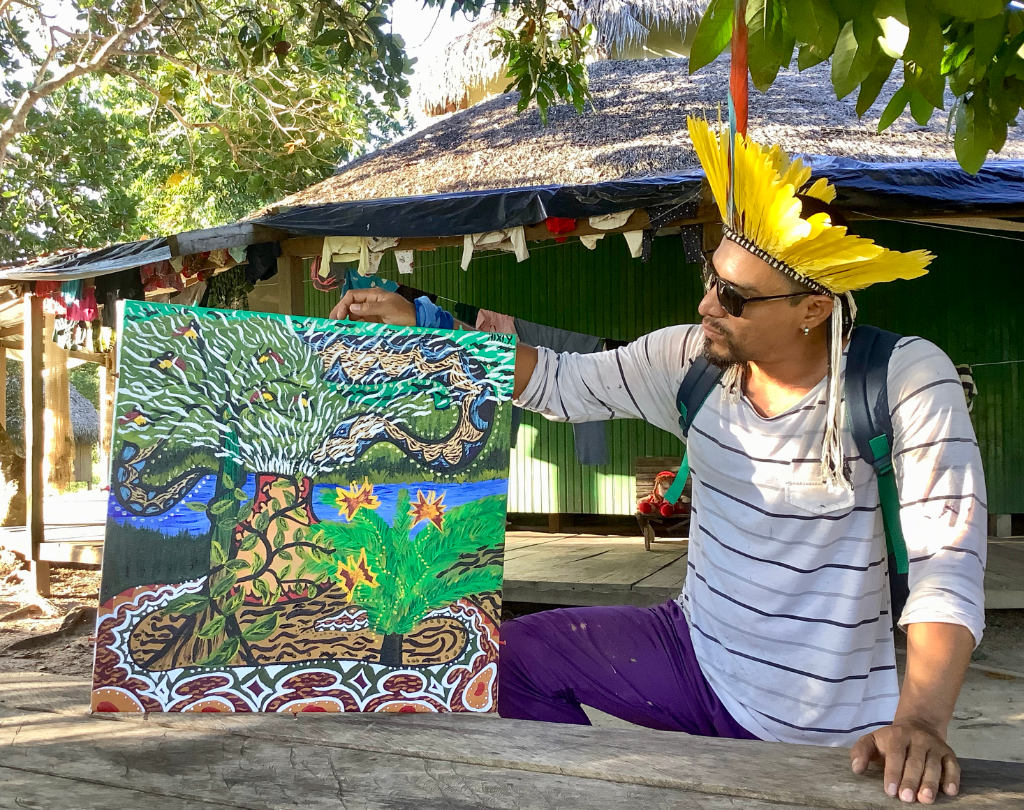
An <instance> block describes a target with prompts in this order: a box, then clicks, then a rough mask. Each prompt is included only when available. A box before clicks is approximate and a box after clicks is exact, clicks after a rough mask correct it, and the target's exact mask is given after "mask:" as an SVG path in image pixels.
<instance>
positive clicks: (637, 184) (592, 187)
mask: <svg viewBox="0 0 1024 810" xmlns="http://www.w3.org/2000/svg"><path fill="white" fill-rule="evenodd" d="M805 160H806V161H807V163H808V164H809V165H811V166H812V168H813V169H814V173H815V175H816V176H818V175H820V174H824V175H825V176H827V177H829V178H830V179H831V180H832V181H833V182H834V183H835V184H836V186H837V189H838V200H837V202H838V204H839V205H840V206H841V207H843V208H846V209H848V210H853V211H857V212H860V213H865V214H872V215H876V216H909V215H916V216H920V215H925V214H942V213H948V214H958V213H973V214H980V213H987V214H990V215H998V214H1000V213H1002V212H1008V211H1019V210H1021V209H1024V161H993V162H990V163H988V164H986V165H985V166H984V167H983V168H982V169H981V171H980V172H978V174H977V175H970V174H967V172H965V171H964V170H963V169H961V168H960V167H959V166H958V165H957V164H956V163H953V162H947V161H931V162H917V163H864V162H862V161H857V160H851V159H848V158H834V157H822V156H805ZM702 178H703V173H702V172H700V171H699V170H694V171H690V172H687V173H684V174H679V175H674V176H671V177H652V178H643V179H637V180H616V181H609V182H603V183H593V184H589V185H581V186H534V187H530V188H513V189H489V190H484V191H466V192H458V193H451V194H431V195H426V196H421V197H393V198H385V199H376V200H360V201H352V202H339V203H325V204H322V205H309V206H298V207H296V208H293V209H291V210H289V211H284V212H282V213H279V214H275V215H273V216H269V217H264V218H262V219H260V220H258V222H259V223H260V224H263V225H268V226H270V227H273V228H278V229H280V230H284V231H289V232H291V233H295V234H305V235H317V236H329V235H336V236H407V237H417V236H419V237H425V236H460V235H462V234H467V233H481V232H483V231H493V230H500V229H503V228H512V227H515V226H517V225H532V224H535V223H538V222H543V221H544V220H545V219H546V218H548V217H577V218H578V217H589V216H594V215H599V214H609V213H614V212H616V211H622V210H625V209H627V208H646V207H649V206H655V205H657V206H663V205H673V204H684V203H686V202H691V201H693V200H695V199H697V196H698V195H699V194H700V185H701V180H702Z"/></svg>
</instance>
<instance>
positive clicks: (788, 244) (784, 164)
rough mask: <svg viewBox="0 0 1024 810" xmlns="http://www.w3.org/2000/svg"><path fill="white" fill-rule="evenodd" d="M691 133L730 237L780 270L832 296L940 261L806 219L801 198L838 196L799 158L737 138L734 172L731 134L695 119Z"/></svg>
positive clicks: (817, 218)
mask: <svg viewBox="0 0 1024 810" xmlns="http://www.w3.org/2000/svg"><path fill="white" fill-rule="evenodd" d="M687 126H688V127H689V130H690V138H691V139H692V140H693V147H694V149H695V150H696V152H697V157H698V158H699V159H700V163H701V166H703V167H704V173H705V175H706V176H707V179H708V184H709V185H710V186H711V193H712V195H714V198H715V202H716V203H717V204H718V210H719V212H720V213H721V215H722V222H723V224H724V227H725V234H726V236H728V237H729V238H730V239H732V240H733V241H735V242H738V243H739V244H740V245H742V246H743V247H745V248H746V249H747V250H749V251H750V252H751V253H754V254H755V255H757V256H758V257H760V258H761V259H763V260H765V261H766V262H768V264H770V265H772V266H773V267H775V268H776V269H778V270H780V271H781V272H783V273H785V274H786V275H788V276H791V277H792V278H794V279H796V280H797V281H800V282H803V283H804V284H806V285H807V286H809V287H810V288H811V289H813V290H816V291H817V292H820V293H823V294H826V295H841V294H843V293H846V292H850V291H851V290H860V289H863V288H864V287H868V286H870V285H872V284H875V283H877V282H880V281H893V280H894V279H898V278H902V279H910V278H917V277H918V276H923V275H924V274H925V273H927V272H928V271H927V267H928V263H929V262H930V261H931V260H932V259H933V258H934V256H933V255H932V254H931V253H929V252H928V251H927V250H913V251H910V252H907V253H901V252H900V251H896V250H889V249H888V248H884V247H882V246H881V245H878V244H876V243H875V242H873V241H872V240H870V239H865V238H864V237H861V236H855V235H853V234H851V233H848V232H847V230H846V228H845V227H843V226H842V225H833V224H832V221H831V219H830V218H829V216H828V214H826V213H819V214H813V215H812V216H810V217H807V219H803V218H802V217H801V216H800V214H801V210H802V205H801V203H800V200H799V199H798V198H797V195H798V194H802V195H804V196H807V197H815V198H817V199H819V200H821V201H822V202H824V203H830V202H832V201H833V200H834V199H835V196H836V190H835V187H834V186H833V185H832V184H831V183H829V182H828V180H826V179H825V178H820V179H818V180H816V181H815V182H813V183H810V179H811V169H810V167H808V166H805V165H804V164H803V162H802V161H801V160H800V159H799V158H797V159H796V160H793V161H791V160H790V159H789V157H788V156H787V155H786V153H785V152H783V151H782V149H781V148H780V147H778V146H772V147H771V148H768V149H766V148H765V147H763V146H761V145H760V144H758V143H755V142H754V141H753V140H751V139H750V138H748V137H746V136H743V135H740V134H738V133H737V134H736V135H735V140H734V142H733V149H732V155H731V157H732V160H733V161H734V164H733V166H732V167H731V171H730V165H729V159H730V154H729V152H730V150H729V131H728V127H727V126H723V127H722V129H721V131H720V132H719V134H718V135H716V134H715V133H714V131H713V130H712V128H711V126H710V125H709V124H708V122H707V121H705V120H704V119H702V118H692V117H691V118H688V119H687ZM730 177H731V178H732V179H733V184H734V188H733V189H732V200H731V202H732V205H731V206H730V204H729V203H730V200H729V197H730V195H729V181H730Z"/></svg>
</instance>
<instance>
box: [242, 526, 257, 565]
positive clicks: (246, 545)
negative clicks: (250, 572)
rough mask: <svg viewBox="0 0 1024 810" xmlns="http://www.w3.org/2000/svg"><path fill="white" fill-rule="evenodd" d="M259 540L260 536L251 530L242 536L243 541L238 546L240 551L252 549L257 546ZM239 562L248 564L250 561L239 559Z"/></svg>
mask: <svg viewBox="0 0 1024 810" xmlns="http://www.w3.org/2000/svg"><path fill="white" fill-rule="evenodd" d="M259 542H260V536H259V535H258V534H253V533H252V532H249V534H246V535H244V536H243V537H242V542H241V543H239V544H238V548H239V550H240V551H252V550H253V549H254V548H256V544H257V543H259ZM239 562H242V563H243V564H245V565H248V563H246V562H245V561H244V560H239Z"/></svg>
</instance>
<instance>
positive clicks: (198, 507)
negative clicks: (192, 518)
mask: <svg viewBox="0 0 1024 810" xmlns="http://www.w3.org/2000/svg"><path fill="white" fill-rule="evenodd" d="M185 506H186V508H188V509H191V510H192V511H193V512H205V511H206V504H205V503H200V502H199V501H187V502H186V503H185Z"/></svg>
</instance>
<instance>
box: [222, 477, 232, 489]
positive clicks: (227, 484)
mask: <svg viewBox="0 0 1024 810" xmlns="http://www.w3.org/2000/svg"><path fill="white" fill-rule="evenodd" d="M220 481H221V484H223V486H224V489H234V487H235V480H234V479H233V478H232V477H231V476H230V475H228V474H227V473H225V474H224V475H222V476H221V477H220Z"/></svg>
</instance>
